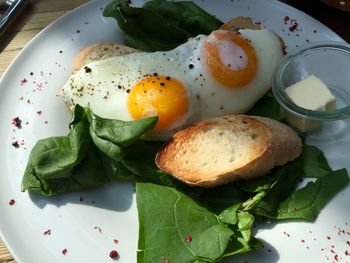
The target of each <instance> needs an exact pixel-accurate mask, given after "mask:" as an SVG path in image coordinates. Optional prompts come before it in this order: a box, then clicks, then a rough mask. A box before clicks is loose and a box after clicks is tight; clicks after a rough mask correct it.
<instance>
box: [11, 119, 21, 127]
mask: <svg viewBox="0 0 350 263" xmlns="http://www.w3.org/2000/svg"><path fill="white" fill-rule="evenodd" d="M11 124H12V125H14V126H16V127H17V128H18V129H21V128H22V120H21V119H20V118H19V117H15V118H13V119H12V122H11Z"/></svg>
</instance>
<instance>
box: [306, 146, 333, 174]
mask: <svg viewBox="0 0 350 263" xmlns="http://www.w3.org/2000/svg"><path fill="white" fill-rule="evenodd" d="M300 158H301V160H302V165H303V177H314V178H318V177H322V176H325V175H327V174H329V173H330V172H332V169H331V167H330V166H329V164H328V162H327V160H326V158H325V156H324V154H323V152H322V151H321V150H320V149H318V148H317V147H315V146H311V145H307V144H304V145H303V151H302V153H301V156H300Z"/></svg>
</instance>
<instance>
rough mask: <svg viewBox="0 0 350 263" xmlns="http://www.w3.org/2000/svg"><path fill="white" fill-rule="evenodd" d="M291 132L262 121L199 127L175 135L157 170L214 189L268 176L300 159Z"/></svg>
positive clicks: (237, 118)
mask: <svg viewBox="0 0 350 263" xmlns="http://www.w3.org/2000/svg"><path fill="white" fill-rule="evenodd" d="M301 148H302V143H301V140H300V138H299V137H298V135H297V134H296V133H295V132H294V131H293V130H292V129H291V128H289V127H288V126H286V125H284V124H282V123H280V122H277V121H274V120H272V119H268V118H263V117H255V116H254V117H253V116H247V115H229V116H225V117H219V118H214V119H210V120H206V121H202V122H199V123H196V124H194V125H192V126H190V127H188V128H186V129H184V130H181V131H179V132H177V133H176V134H174V135H173V137H172V138H171V139H170V140H169V141H168V142H167V143H166V144H165V145H164V146H163V147H162V149H161V150H160V151H159V152H158V154H157V156H156V160H155V161H156V164H157V166H158V167H159V168H160V169H161V170H164V171H166V172H167V173H169V174H171V175H173V176H174V177H176V178H178V179H179V180H181V181H183V182H185V183H187V184H189V185H192V186H201V187H214V186H218V185H221V184H225V183H229V182H233V181H236V180H239V179H251V178H254V177H258V176H262V175H265V174H267V173H268V172H269V171H270V170H271V169H272V168H273V167H274V166H276V165H283V164H285V163H286V162H288V161H290V160H293V159H295V158H296V157H298V156H299V155H300V153H301Z"/></svg>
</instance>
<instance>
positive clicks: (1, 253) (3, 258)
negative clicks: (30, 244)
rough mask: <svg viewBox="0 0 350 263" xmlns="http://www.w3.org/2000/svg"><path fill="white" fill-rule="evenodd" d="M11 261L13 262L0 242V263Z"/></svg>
mask: <svg viewBox="0 0 350 263" xmlns="http://www.w3.org/2000/svg"><path fill="white" fill-rule="evenodd" d="M11 260H13V257H12V256H11V255H10V253H9V252H8V250H7V249H6V247H5V245H4V244H3V243H2V242H0V262H1V263H3V262H4V263H5V262H6V263H8V262H9V261H11ZM12 262H14V261H12Z"/></svg>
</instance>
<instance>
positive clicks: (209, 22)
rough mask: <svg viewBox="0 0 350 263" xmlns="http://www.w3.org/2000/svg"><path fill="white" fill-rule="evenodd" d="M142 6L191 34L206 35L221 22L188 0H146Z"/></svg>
mask: <svg viewBox="0 0 350 263" xmlns="http://www.w3.org/2000/svg"><path fill="white" fill-rule="evenodd" d="M143 8H145V9H147V10H151V11H153V12H154V13H157V14H158V15H161V16H162V17H166V18H167V19H169V21H171V23H173V24H174V25H176V26H178V27H180V28H182V29H184V30H186V31H187V32H188V33H189V35H191V36H197V35H199V34H205V35H208V34H210V33H211V32H212V31H214V30H216V29H218V28H219V27H220V26H221V25H222V24H223V23H222V22H221V21H220V20H219V19H217V18H215V17H214V16H213V15H211V14H208V13H207V12H206V11H204V10H203V9H202V8H200V7H199V6H197V5H196V4H194V3H192V2H190V1H178V2H170V1H165V0H153V1H149V2H146V3H145V4H144V6H143Z"/></svg>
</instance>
